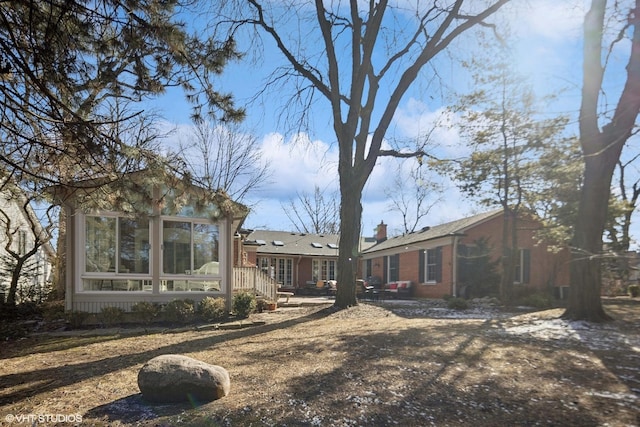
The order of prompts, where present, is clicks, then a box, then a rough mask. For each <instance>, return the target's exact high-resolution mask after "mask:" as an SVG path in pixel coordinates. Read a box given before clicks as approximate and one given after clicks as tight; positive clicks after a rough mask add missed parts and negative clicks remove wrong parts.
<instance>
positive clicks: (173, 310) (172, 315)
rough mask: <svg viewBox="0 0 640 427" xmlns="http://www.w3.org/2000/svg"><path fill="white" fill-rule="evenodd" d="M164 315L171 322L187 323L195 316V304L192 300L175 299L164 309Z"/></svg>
mask: <svg viewBox="0 0 640 427" xmlns="http://www.w3.org/2000/svg"><path fill="white" fill-rule="evenodd" d="M164 314H165V316H166V318H167V320H169V321H171V322H180V323H187V322H189V321H191V319H193V315H194V314H195V303H194V301H193V300H190V299H174V300H173V301H170V302H169V303H168V304H167V305H165V307H164Z"/></svg>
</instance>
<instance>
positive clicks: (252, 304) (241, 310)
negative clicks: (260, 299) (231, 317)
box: [232, 292, 257, 319]
mask: <svg viewBox="0 0 640 427" xmlns="http://www.w3.org/2000/svg"><path fill="white" fill-rule="evenodd" d="M256 305H257V303H256V296H255V295H253V294H251V293H249V292H238V293H237V294H235V295H234V296H233V304H232V308H233V312H234V313H235V315H236V316H238V317H239V318H241V319H244V318H245V317H249V315H250V314H251V313H253V312H254V311H255V310H256Z"/></svg>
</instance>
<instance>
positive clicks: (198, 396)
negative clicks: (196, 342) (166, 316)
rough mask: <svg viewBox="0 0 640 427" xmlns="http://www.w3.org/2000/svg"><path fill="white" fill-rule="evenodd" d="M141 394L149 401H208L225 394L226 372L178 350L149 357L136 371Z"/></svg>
mask: <svg viewBox="0 0 640 427" xmlns="http://www.w3.org/2000/svg"><path fill="white" fill-rule="evenodd" d="M138 387H139V388H140V391H141V392H142V396H143V397H144V398H145V399H146V400H147V401H149V402H153V403H176V402H184V401H196V402H210V401H212V400H217V399H220V398H222V397H224V396H226V395H227V394H229V388H230V387H231V380H230V379H229V373H228V372H227V370H226V369H224V368H223V367H221V366H216V365H210V364H208V363H205V362H202V361H200V360H196V359H193V358H191V357H187V356H181V355H178V354H165V355H162V356H158V357H154V358H153V359H151V360H149V361H148V362H147V363H145V365H144V366H143V367H142V369H140V371H139V372H138Z"/></svg>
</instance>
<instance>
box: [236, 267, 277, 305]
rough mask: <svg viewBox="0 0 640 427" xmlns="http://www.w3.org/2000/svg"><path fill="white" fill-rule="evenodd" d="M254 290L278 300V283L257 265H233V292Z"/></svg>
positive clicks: (256, 292)
mask: <svg viewBox="0 0 640 427" xmlns="http://www.w3.org/2000/svg"><path fill="white" fill-rule="evenodd" d="M240 291H247V292H254V293H255V294H256V295H261V296H263V297H265V298H268V299H270V300H272V301H276V300H277V297H276V293H277V292H278V283H276V281H275V280H273V279H272V278H271V277H269V276H268V275H266V274H265V273H264V272H263V271H262V270H260V269H259V268H256V267H233V293H236V292H240Z"/></svg>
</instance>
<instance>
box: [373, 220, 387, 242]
mask: <svg viewBox="0 0 640 427" xmlns="http://www.w3.org/2000/svg"><path fill="white" fill-rule="evenodd" d="M385 240H387V224H385V223H384V221H380V224H378V226H377V227H376V243H380V242H384V241H385Z"/></svg>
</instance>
